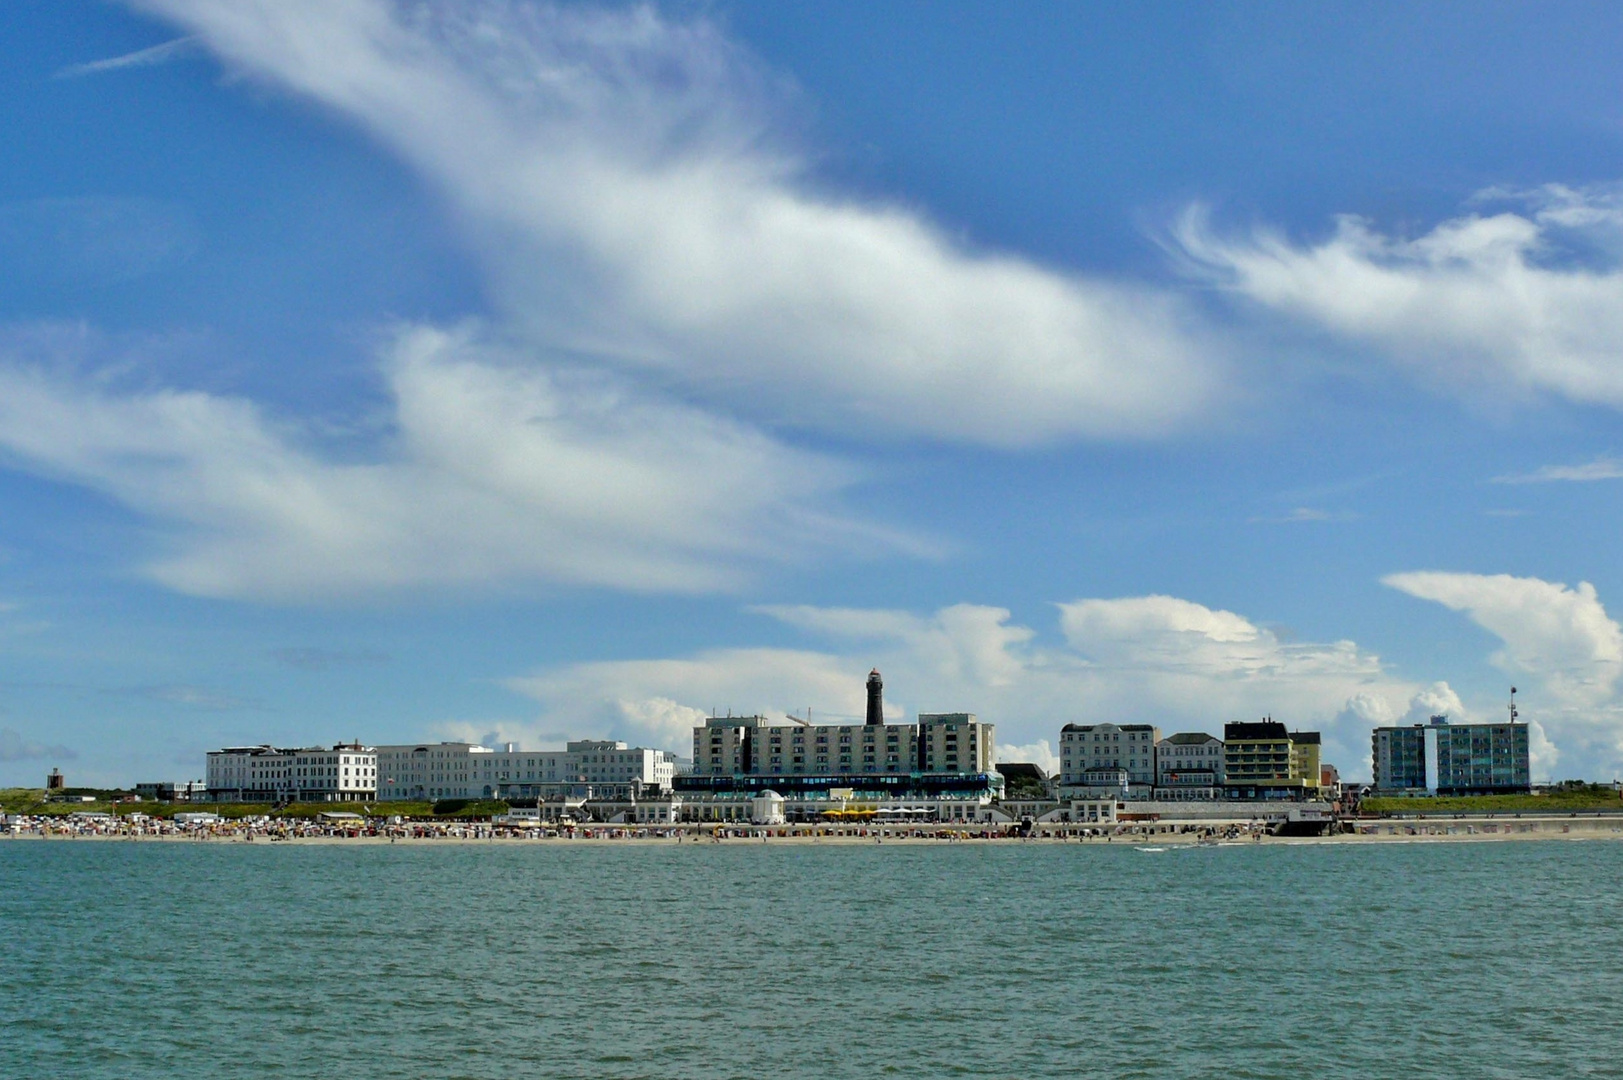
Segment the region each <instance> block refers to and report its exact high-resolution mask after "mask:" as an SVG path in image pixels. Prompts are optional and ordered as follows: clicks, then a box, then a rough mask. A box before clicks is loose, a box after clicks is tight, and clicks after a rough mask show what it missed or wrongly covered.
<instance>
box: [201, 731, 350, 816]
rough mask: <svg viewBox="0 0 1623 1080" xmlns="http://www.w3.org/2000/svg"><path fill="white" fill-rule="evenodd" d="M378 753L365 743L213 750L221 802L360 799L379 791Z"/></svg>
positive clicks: (211, 773)
mask: <svg viewBox="0 0 1623 1080" xmlns="http://www.w3.org/2000/svg"><path fill="white" fill-rule="evenodd" d="M377 777H378V770H377V753H376V751H374V750H373V749H372V748H371V747H369V746H362V745H361V744H359V743H339V744H337V745H334V746H332V747H325V746H311V747H302V748H299V749H293V750H286V749H278V748H277V747H274V746H270V745H268V744H267V745H262V746H228V747H226V748H225V749H223V750H211V751H209V754H208V759H207V767H206V772H205V783H206V784H207V785H208V795H209V798H211V799H213V800H214V801H216V802H283V801H294V802H359V801H366V800H370V799H372V798H373V797H374V795H375V794H376V791H377Z"/></svg>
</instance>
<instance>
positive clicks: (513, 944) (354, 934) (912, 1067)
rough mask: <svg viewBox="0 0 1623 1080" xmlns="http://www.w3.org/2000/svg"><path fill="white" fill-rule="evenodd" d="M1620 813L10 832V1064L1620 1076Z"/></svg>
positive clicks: (4, 951)
mask: <svg viewBox="0 0 1623 1080" xmlns="http://www.w3.org/2000/svg"><path fill="white" fill-rule="evenodd" d="M1620 873H1623V844H1618V843H1612V842H1604V841H1596V842H1583V843H1556V842H1544V843H1538V842H1503V843H1479V844H1365V845H1357V844H1340V845H1317V846H1282V845H1281V846H1266V845H1264V846H1257V847H1244V846H1240V847H1223V848H1216V849H1198V848H1172V849H1170V850H1167V851H1164V852H1145V851H1139V850H1136V849H1135V848H1133V847H1132V846H1130V845H1126V844H1111V845H1099V844H1095V845H1091V846H1084V845H1075V844H1071V845H1060V844H1017V843H1008V844H999V845H995V846H992V845H988V846H982V845H978V844H973V843H969V844H960V845H951V846H946V845H943V846H934V847H925V846H920V847H900V846H883V847H879V846H866V845H846V846H840V845H821V844H771V843H768V844H755V845H748V844H742V843H734V844H683V845H680V846H678V845H674V844H673V845H669V846H633V845H625V846H617V845H614V844H612V843H607V844H580V845H568V844H550V845H523V844H516V843H506V844H504V843H494V844H489V845H463V844H443V845H435V844H433V843H421V844H412V845H405V844H402V845H396V846H387V845H359V844H357V845H353V846H344V845H322V846H317V845H310V846H295V845H286V846H283V845H270V844H261V845H248V844H218V845H208V844H198V845H191V844H184V843H156V842H146V843H127V842H94V841H72V842H51V843H46V842H29V841H5V842H0V881H3V882H4V883H5V891H4V896H5V901H4V904H3V905H0V942H3V944H0V1076H3V1077H7V1078H11V1077H16V1078H31V1077H42V1078H43V1077H47V1076H51V1077H86V1078H92V1080H101V1078H112V1077H148V1076H159V1075H185V1076H195V1077H208V1078H214V1077H223V1078H235V1077H255V1078H264V1077H267V1076H272V1077H274V1076H286V1077H321V1078H327V1077H333V1078H341V1077H346V1076H355V1077H368V1078H379V1080H384V1078H401V1080H408V1078H409V1080H421V1078H425V1077H434V1078H440V1077H445V1078H466V1080H495V1078H507V1077H530V1076H545V1077H557V1078H560V1080H587V1078H591V1080H598V1078H615V1080H628V1078H637V1077H679V1078H685V1077H694V1078H737V1080H745V1078H756V1077H764V1076H774V1077H777V1076H806V1077H817V1078H828V1077H874V1076H901V1077H914V1076H916V1077H939V1076H974V1077H1008V1078H1019V1080H1029V1078H1038V1077H1076V1076H1104V1077H1111V1078H1133V1077H1143V1078H1150V1077H1157V1078H1159V1077H1169V1078H1170V1077H1178V1078H1183V1077H1188V1076H1192V1075H1195V1074H1196V1073H1202V1074H1209V1075H1214V1076H1223V1077H1236V1078H1254V1080H1275V1078H1279V1080H1283V1078H1287V1077H1288V1078H1297V1077H1304V1076H1320V1077H1358V1076H1362V1077H1406V1078H1407V1077H1413V1078H1431V1077H1437V1078H1449V1080H1453V1078H1456V1077H1465V1076H1470V1077H1507V1078H1508V1077H1514V1078H1517V1080H1523V1078H1527V1077H1554V1076H1562V1077H1582V1076H1617V1075H1618V1074H1619V1066H1618V1064H1617V1052H1618V1051H1619V1049H1620V1048H1623V971H1620V967H1619V965H1618V964H1617V963H1616V962H1615V954H1614V953H1613V952H1612V949H1613V948H1615V947H1616V946H1617V944H1618V941H1619V928H1620V916H1619V913H1618V902H1617V900H1616V898H1615V890H1616V885H1617V883H1618V881H1619V878H1620Z"/></svg>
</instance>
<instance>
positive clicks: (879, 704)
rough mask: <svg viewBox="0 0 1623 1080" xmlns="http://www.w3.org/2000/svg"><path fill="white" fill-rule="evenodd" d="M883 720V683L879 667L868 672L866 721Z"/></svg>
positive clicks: (873, 722)
mask: <svg viewBox="0 0 1623 1080" xmlns="http://www.w3.org/2000/svg"><path fill="white" fill-rule="evenodd" d="M884 722H885V684H884V682H883V681H882V680H881V679H880V678H879V669H878V668H874V669H873V670H872V671H870V672H868V723H870V724H883V723H884Z"/></svg>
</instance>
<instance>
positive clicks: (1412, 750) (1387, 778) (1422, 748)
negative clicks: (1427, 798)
mask: <svg viewBox="0 0 1623 1080" xmlns="http://www.w3.org/2000/svg"><path fill="white" fill-rule="evenodd" d="M1432 719H1433V720H1437V719H1438V717H1433V718H1432ZM1426 742H1427V740H1426V728H1425V725H1424V724H1415V725H1413V726H1411V727H1378V728H1376V729H1375V730H1374V731H1373V732H1371V733H1370V738H1369V747H1370V749H1369V752H1370V765H1371V768H1370V775H1371V778H1372V783H1371V785H1370V786H1371V788H1372V789H1373V790H1374V791H1376V792H1378V793H1380V794H1382V795H1424V794H1425V793H1426V792H1427V790H1428V789H1429V788H1430V787H1431V783H1430V778H1429V777H1428V775H1427V769H1426V758H1427V756H1428V755H1427V753H1426ZM1432 756H1435V755H1432Z"/></svg>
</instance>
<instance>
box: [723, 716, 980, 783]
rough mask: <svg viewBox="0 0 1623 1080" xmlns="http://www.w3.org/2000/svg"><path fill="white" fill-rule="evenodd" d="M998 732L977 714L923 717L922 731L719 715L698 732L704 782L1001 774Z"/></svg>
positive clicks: (906, 726) (897, 726)
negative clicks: (742, 778)
mask: <svg viewBox="0 0 1623 1080" xmlns="http://www.w3.org/2000/svg"><path fill="white" fill-rule="evenodd" d="M994 736H995V729H994V727H993V725H991V724H985V723H982V722H981V721H980V720H979V719H978V718H977V717H976V716H975V714H974V713H920V714H919V719H918V723H916V724H811V723H801V722H787V721H786V722H784V723H781V724H780V723H773V722H771V721H769V720H768V719H767V718H766V717H763V716H727V717H721V716H713V717H711V718H709V719H708V720H706V721H705V722H704V723H703V724H701V725H699V726H697V727H695V728H694V729H693V771H694V773H695V774H697V775H700V776H786V777H794V776H831V775H833V776H838V775H840V774H844V773H849V774H851V775H852V776H853V778H854V777H856V776H860V775H864V774H866V775H875V774H884V775H890V776H896V775H907V774H911V773H985V774H990V773H993V772H995V771H996V770H995V766H994V765H993V754H994V747H993V739H994Z"/></svg>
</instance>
